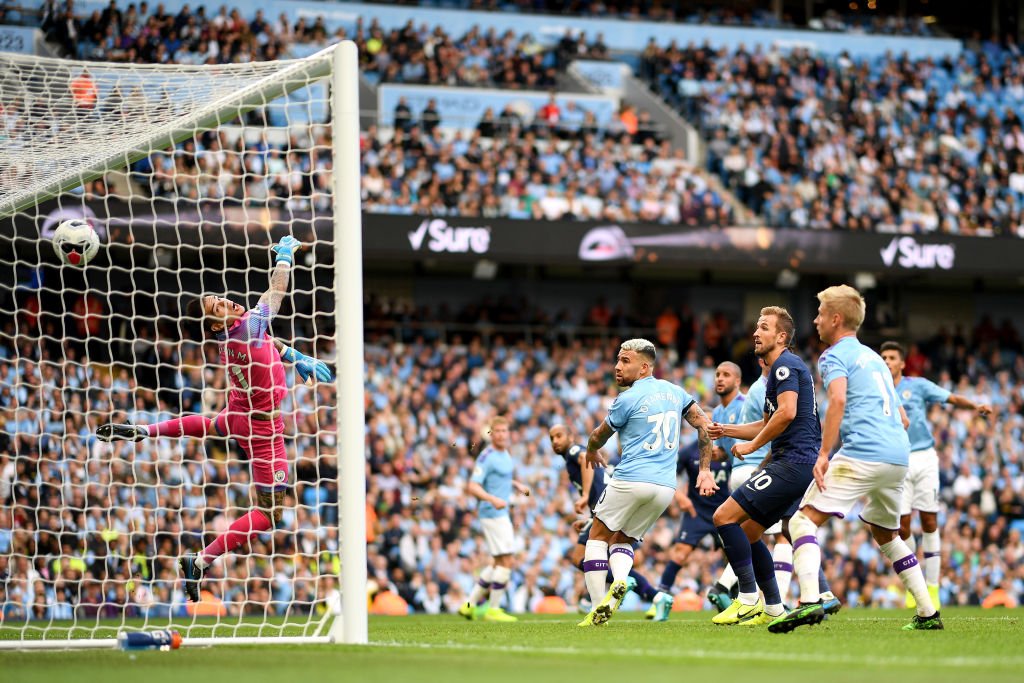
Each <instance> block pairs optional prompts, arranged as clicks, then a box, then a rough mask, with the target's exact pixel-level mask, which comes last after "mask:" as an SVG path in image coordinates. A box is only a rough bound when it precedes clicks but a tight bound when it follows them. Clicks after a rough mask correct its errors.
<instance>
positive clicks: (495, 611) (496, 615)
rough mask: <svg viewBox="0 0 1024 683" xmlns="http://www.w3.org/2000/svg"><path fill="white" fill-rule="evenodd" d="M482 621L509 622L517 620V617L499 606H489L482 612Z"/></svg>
mask: <svg viewBox="0 0 1024 683" xmlns="http://www.w3.org/2000/svg"><path fill="white" fill-rule="evenodd" d="M484 621H497V622H504V623H511V622H513V621H519V619H517V618H515V617H514V616H512V615H511V614H509V613H508V612H506V611H505V610H503V609H502V608H500V607H491V608H489V609H488V610H487V611H486V612H484Z"/></svg>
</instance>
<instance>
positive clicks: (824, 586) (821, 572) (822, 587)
mask: <svg viewBox="0 0 1024 683" xmlns="http://www.w3.org/2000/svg"><path fill="white" fill-rule="evenodd" d="M818 592H819V593H831V592H832V589H831V588H829V585H828V579H826V578H825V568H824V567H822V566H820V565H819V566H818Z"/></svg>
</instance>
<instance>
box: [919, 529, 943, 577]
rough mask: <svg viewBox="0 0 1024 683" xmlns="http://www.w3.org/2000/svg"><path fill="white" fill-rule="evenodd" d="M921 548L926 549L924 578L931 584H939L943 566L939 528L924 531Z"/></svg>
mask: <svg viewBox="0 0 1024 683" xmlns="http://www.w3.org/2000/svg"><path fill="white" fill-rule="evenodd" d="M921 550H922V551H924V580H925V582H926V583H927V584H928V585H929V586H938V585H939V571H940V569H941V568H942V552H941V550H942V548H941V546H940V540H939V530H938V529H936V530H935V531H926V532H924V534H923V535H922V536H921Z"/></svg>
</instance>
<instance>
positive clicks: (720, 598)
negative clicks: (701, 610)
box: [708, 584, 732, 614]
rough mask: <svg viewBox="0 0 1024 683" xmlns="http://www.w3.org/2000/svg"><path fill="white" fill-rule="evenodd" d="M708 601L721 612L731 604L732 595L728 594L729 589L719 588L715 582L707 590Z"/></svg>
mask: <svg viewBox="0 0 1024 683" xmlns="http://www.w3.org/2000/svg"><path fill="white" fill-rule="evenodd" d="M708 602H710V603H711V604H712V605H714V606H715V609H716V610H718V613H719V614H721V613H722V612H724V611H725V610H727V609H729V607H730V605H732V596H731V595H729V591H726V590H722V589H720V588H719V587H718V585H717V584H716V585H715V586H712V587H711V588H710V589H709V590H708Z"/></svg>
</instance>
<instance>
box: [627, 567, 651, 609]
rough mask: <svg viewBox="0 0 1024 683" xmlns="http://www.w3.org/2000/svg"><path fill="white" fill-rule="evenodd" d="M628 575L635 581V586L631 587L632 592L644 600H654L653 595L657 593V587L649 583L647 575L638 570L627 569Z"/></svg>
mask: <svg viewBox="0 0 1024 683" xmlns="http://www.w3.org/2000/svg"><path fill="white" fill-rule="evenodd" d="M629 575H630V576H632V577H633V580H634V581H636V587H635V588H633V592H634V593H636V594H637V595H639V596H640V599H641V600H643V601H644V602H651V601H652V600H654V596H655V595H657V594H658V591H657V589H655V588H654V586H652V585H651V582H650V581H648V580H647V577H646V576H644V575H643V574H641V573H640V572H638V571H637V570H635V569H631V570H629Z"/></svg>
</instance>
